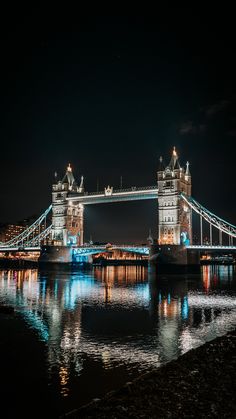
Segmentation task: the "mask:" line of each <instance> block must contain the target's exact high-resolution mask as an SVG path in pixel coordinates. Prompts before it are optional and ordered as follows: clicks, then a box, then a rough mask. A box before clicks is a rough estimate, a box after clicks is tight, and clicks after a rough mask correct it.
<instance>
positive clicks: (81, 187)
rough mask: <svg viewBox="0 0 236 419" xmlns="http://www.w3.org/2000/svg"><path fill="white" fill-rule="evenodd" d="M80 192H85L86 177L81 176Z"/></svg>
mask: <svg viewBox="0 0 236 419" xmlns="http://www.w3.org/2000/svg"><path fill="white" fill-rule="evenodd" d="M78 192H84V177H83V176H81V180H80V185H79V189H78Z"/></svg>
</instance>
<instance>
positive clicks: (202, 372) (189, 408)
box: [63, 331, 236, 419]
mask: <svg viewBox="0 0 236 419" xmlns="http://www.w3.org/2000/svg"><path fill="white" fill-rule="evenodd" d="M235 376H236V331H233V332H229V333H228V334H227V335H225V336H222V337H219V338H217V339H215V340H213V341H211V342H208V343H206V344H205V345H203V346H200V347H199V348H197V349H193V350H191V351H189V352H187V353H186V354H184V355H183V356H181V357H180V358H178V359H177V360H174V361H172V362H170V363H168V364H165V365H163V366H162V367H160V368H158V369H157V370H155V371H153V372H151V373H147V374H144V375H142V376H140V377H138V378H137V379H135V380H134V381H132V382H130V383H126V385H125V386H123V387H122V388H121V389H119V390H117V391H114V392H111V393H108V394H107V395H106V396H105V397H104V398H103V399H101V400H100V399H94V400H93V401H92V402H91V403H89V404H87V405H86V406H83V407H81V408H79V409H78V410H74V411H73V412H70V413H68V414H66V415H64V416H63V417H64V418H66V419H80V418H87V419H89V418H98V419H100V418H109V419H113V418H114V419H115V418H117V419H118V418H120V419H124V418H136V419H137V418H149V419H151V418H160V419H165V418H181V419H182V418H199V419H200V418H204V419H205V418H220V419H223V418H230V419H236V400H235V398H236V386H235Z"/></svg>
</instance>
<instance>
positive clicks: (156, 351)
mask: <svg viewBox="0 0 236 419" xmlns="http://www.w3.org/2000/svg"><path fill="white" fill-rule="evenodd" d="M235 297H236V272H235V267H233V266H203V267H202V270H201V274H200V275H192V276H184V275H178V276H173V275H172V276H158V275H157V274H156V273H153V272H151V271H150V269H149V268H147V267H142V266H116V267H114V266H107V267H102V268H97V267H94V268H93V269H92V270H91V271H81V270H77V271H75V270H74V271H70V272H69V271H56V270H51V271H50V270H47V271H46V270H37V269H25V270H0V304H1V305H3V304H7V305H10V306H14V308H15V312H14V313H12V314H3V313H1V314H0V327H1V338H0V355H1V376H0V377H1V412H2V415H1V417H4V418H6V417H9V418H15V417H16V415H17V417H21V416H22V415H23V417H39V416H41V415H42V414H43V416H44V418H53V417H58V416H59V415H61V414H63V413H64V412H68V411H70V410H72V409H74V408H76V407H79V406H80V405H82V404H85V403H87V402H88V401H90V400H91V399H93V398H99V397H101V396H102V395H104V394H105V393H106V392H107V391H110V390H112V389H116V388H119V387H120V386H122V385H123V384H124V383H125V382H127V381H130V380H131V379H133V378H135V377H136V376H138V375H139V374H140V373H143V372H146V371H149V370H151V369H153V368H156V367H159V366H160V365H161V364H163V363H166V362H168V361H170V360H172V359H175V358H177V357H179V356H180V355H181V354H183V353H185V352H186V351H188V350H190V349H192V348H195V347H197V346H199V345H201V344H203V343H204V342H206V341H209V340H211V339H213V338H215V337H216V336H220V335H222V334H224V333H226V332H227V331H228V330H231V329H233V328H235V327H236V298H235ZM32 406H33V407H32Z"/></svg>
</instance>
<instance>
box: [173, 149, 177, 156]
mask: <svg viewBox="0 0 236 419" xmlns="http://www.w3.org/2000/svg"><path fill="white" fill-rule="evenodd" d="M173 156H175V157H176V156H177V153H176V150H175V147H174V148H173Z"/></svg>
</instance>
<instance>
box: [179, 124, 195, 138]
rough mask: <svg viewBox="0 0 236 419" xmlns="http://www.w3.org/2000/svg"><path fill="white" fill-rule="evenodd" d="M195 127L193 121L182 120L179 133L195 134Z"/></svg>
mask: <svg viewBox="0 0 236 419" xmlns="http://www.w3.org/2000/svg"><path fill="white" fill-rule="evenodd" d="M195 132H196V127H195V126H194V125H193V121H187V122H184V123H183V124H182V125H181V127H180V128H179V133H180V135H186V134H195Z"/></svg>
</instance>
